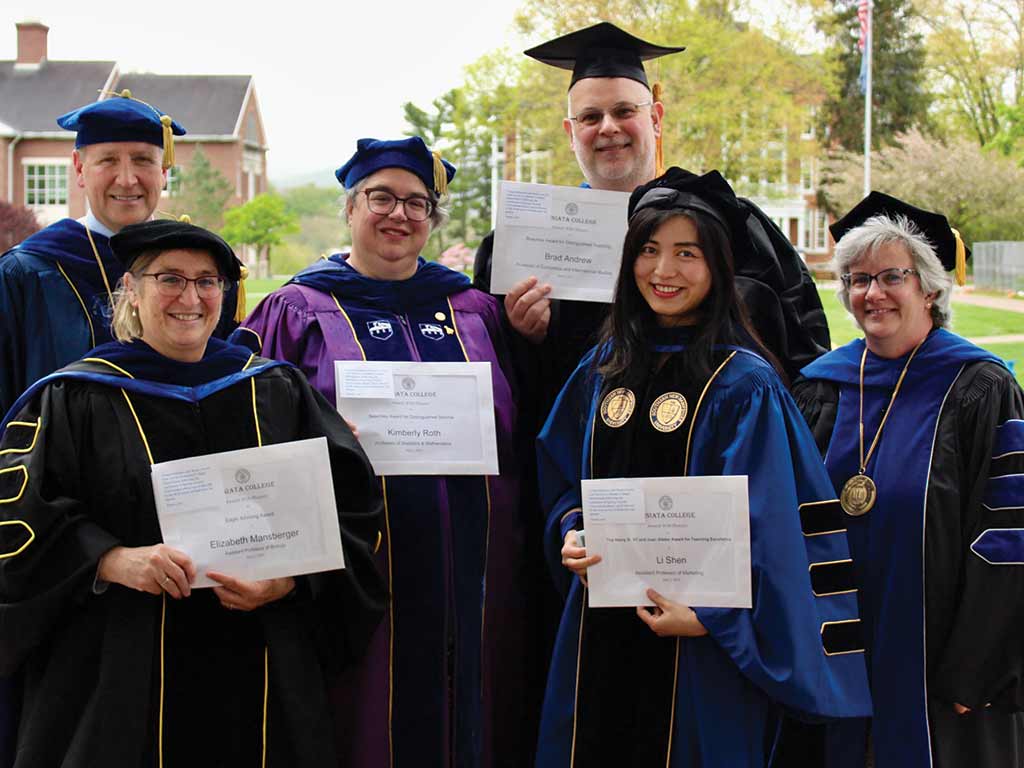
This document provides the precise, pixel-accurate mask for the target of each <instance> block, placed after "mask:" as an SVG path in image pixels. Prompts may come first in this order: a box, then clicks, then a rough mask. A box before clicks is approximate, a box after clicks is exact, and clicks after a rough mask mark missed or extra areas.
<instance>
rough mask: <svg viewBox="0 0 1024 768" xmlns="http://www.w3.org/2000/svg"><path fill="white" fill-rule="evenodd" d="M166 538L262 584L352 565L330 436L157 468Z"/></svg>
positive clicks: (213, 566) (202, 560)
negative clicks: (345, 549)
mask: <svg viewBox="0 0 1024 768" xmlns="http://www.w3.org/2000/svg"><path fill="white" fill-rule="evenodd" d="M153 495H154V497H155V498H156V511H157V516H158V517H159V519H160V531H161V533H162V534H163V539H164V543H165V544H167V545H169V546H172V547H174V548H175V549H180V550H181V551H182V552H184V553H185V554H187V555H188V556H189V557H191V558H192V561H193V562H194V563H195V565H196V570H197V573H198V575H197V577H196V580H195V583H194V584H193V585H192V586H193V587H214V586H217V583H216V582H215V581H213V580H211V579H209V578H207V577H206V572H207V571H220V572H221V573H225V574H227V575H228V576H234V577H236V578H239V579H246V580H250V581H255V580H259V579H274V578H280V577H282V576H298V575H301V574H304V573H318V572H320V571H332V570H336V569H339V568H344V567H345V555H344V553H343V551H342V547H341V533H340V531H339V528H338V512H337V507H336V506H335V501H334V484H333V482H332V479H331V463H330V458H329V456H328V453H327V439H326V438H323V437H318V438H314V439H311V440H298V441H296V442H292V443H278V444H276V445H266V446H263V447H260V448H243V449H241V450H238V451H227V452H225V453H213V454H209V455H207V456H195V457H192V458H189V459H179V460H177V461H165V462H161V463H160V464H154V465H153Z"/></svg>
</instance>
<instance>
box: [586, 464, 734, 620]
mask: <svg viewBox="0 0 1024 768" xmlns="http://www.w3.org/2000/svg"><path fill="white" fill-rule="evenodd" d="M583 519H584V526H585V528H586V532H587V554H588V555H600V556H601V562H600V563H597V564H596V565H593V566H591V567H590V568H589V570H588V571H587V577H588V581H589V586H590V590H589V600H590V606H591V607H592V608H610V607H630V606H640V605H651V604H652V601H651V600H650V598H649V597H648V596H647V589H648V588H653V589H655V590H657V591H658V592H659V593H661V594H662V595H664V596H665V597H666V598H668V599H670V600H672V601H675V602H677V603H680V604H682V605H685V606H702V607H715V608H750V607H751V606H752V601H751V575H750V513H749V506H748V499H747V478H746V477H745V476H737V477H664V478H622V479H608V480H584V481H583Z"/></svg>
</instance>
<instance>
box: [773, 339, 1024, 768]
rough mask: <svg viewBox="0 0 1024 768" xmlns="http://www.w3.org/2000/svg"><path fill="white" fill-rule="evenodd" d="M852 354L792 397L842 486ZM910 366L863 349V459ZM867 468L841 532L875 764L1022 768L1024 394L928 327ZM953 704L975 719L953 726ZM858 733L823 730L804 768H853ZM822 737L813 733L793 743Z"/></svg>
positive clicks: (851, 446) (986, 360)
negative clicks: (854, 596)
mask: <svg viewBox="0 0 1024 768" xmlns="http://www.w3.org/2000/svg"><path fill="white" fill-rule="evenodd" d="M862 351H863V341H856V342H852V343H851V344H850V345H847V346H846V347H843V348H841V349H839V350H836V351H834V352H832V353H830V354H829V355H826V356H825V357H823V358H821V359H820V360H819V361H817V362H815V363H814V364H813V365H811V366H809V367H808V368H807V369H805V374H806V376H807V378H805V379H802V380H799V381H798V382H797V383H796V384H795V385H794V387H793V391H794V397H795V399H796V401H797V404H798V406H799V407H800V409H801V411H802V412H803V414H804V416H805V418H806V419H807V421H808V423H809V424H810V425H811V428H812V430H813V432H814V434H815V438H816V441H817V442H818V445H819V448H820V449H821V451H822V453H823V455H825V457H826V466H827V467H828V469H829V473H830V475H831V476H832V479H833V482H834V483H835V485H836V486H837V490H839V489H841V487H842V484H843V483H844V482H845V481H846V479H847V478H848V477H849V476H850V475H852V474H855V473H856V471H857V467H856V466H854V465H855V464H856V463H857V461H858V455H857V454H858V447H857V444H858V440H857V437H856V429H857V427H856V425H857V421H858V414H859V408H860V406H859V385H858V380H859V371H858V369H859V361H860V354H861V352H862ZM905 362H906V358H905V357H904V358H901V359H898V360H883V359H881V358H876V357H874V356H873V355H870V354H869V355H868V360H867V365H866V366H865V395H864V397H865V399H864V420H865V425H864V434H865V446H866V447H865V450H866V449H867V446H868V445H870V442H871V440H872V438H873V436H874V434H875V431H876V430H877V427H878V424H879V421H880V419H881V413H882V411H883V410H884V408H885V406H886V404H887V403H888V401H889V397H890V395H891V394H892V391H893V386H894V384H895V381H896V379H897V378H898V376H899V373H900V371H901V370H902V368H903V364H904V363H905ZM867 474H868V475H870V476H872V477H873V478H874V479H875V481H876V483H877V485H878V501H877V502H876V505H875V507H874V508H872V509H871V510H870V511H869V512H868V513H867V514H865V515H863V516H862V517H846V519H845V520H844V523H845V525H846V527H847V529H848V533H847V535H848V538H849V541H850V550H851V553H852V556H853V560H854V567H855V571H856V577H857V581H858V588H859V592H858V597H859V603H860V614H861V618H862V620H863V621H864V623H865V625H866V626H865V629H866V631H865V641H866V642H867V648H868V661H869V666H868V671H869V676H870V679H871V684H872V697H873V699H874V721H873V723H872V725H871V730H872V744H873V751H874V764H875V766H876V767H877V768H997V767H998V768H1015V767H1018V766H1024V727H1022V725H1024V719H1022V715H1021V714H1020V711H1021V710H1022V709H1024V564H1022V563H1024V395H1022V393H1021V389H1020V387H1019V386H1018V384H1017V383H1016V381H1014V378H1013V376H1012V375H1011V374H1010V373H1009V371H1007V370H1006V369H1005V368H1004V367H1003V366H1002V365H1000V364H999V363H998V362H997V361H996V359H995V358H994V357H993V356H992V355H991V354H989V353H987V352H985V351H984V350H981V349H979V348H978V347H975V346H974V345H972V344H970V343H968V342H966V341H965V340H963V339H961V338H960V337H958V336H955V335H954V334H951V333H949V332H947V331H944V330H938V331H934V332H932V334H931V336H930V337H929V338H928V340H927V341H926V342H925V343H924V344H923V345H922V346H921V348H920V349H919V351H918V353H917V355H916V357H915V359H914V360H913V361H912V363H911V365H910V366H909V368H908V371H907V376H906V379H905V380H904V383H903V388H902V389H901V391H900V393H899V395H898V397H897V399H896V402H895V404H894V406H893V409H892V413H891V415H890V417H889V419H888V421H887V423H886V426H885V430H884V432H883V435H882V437H881V440H880V441H879V447H878V449H877V450H876V452H875V454H874V455H873V456H872V458H871V460H870V461H869V465H868V468H867ZM954 703H960V704H963V705H965V706H967V707H970V708H971V709H972V710H973V712H972V713H971V714H967V715H964V716H958V715H956V714H954V711H953V704H954ZM866 726H867V723H866V722H860V723H847V724H845V725H844V726H843V727H841V728H834V727H833V728H830V731H829V734H828V739H827V748H826V751H825V752H826V754H825V756H824V757H809V758H808V759H807V761H806V762H804V763H802V764H803V765H807V766H815V767H817V766H828V768H833V767H834V766H843V768H845V767H846V766H858V768H860V767H861V766H863V765H864V744H865V738H866V737H865V731H866ZM817 736H818V739H820V736H821V734H817ZM816 741H817V740H816V739H815V735H814V734H808V735H807V743H806V744H804V745H803V749H805V750H806V749H807V748H808V745H813V744H815V743H816ZM820 747H821V743H820V741H817V744H816V747H814V749H820ZM812 754H818V753H816V752H814V753H812ZM792 764H800V763H799V762H798V761H794V762H793V763H792Z"/></svg>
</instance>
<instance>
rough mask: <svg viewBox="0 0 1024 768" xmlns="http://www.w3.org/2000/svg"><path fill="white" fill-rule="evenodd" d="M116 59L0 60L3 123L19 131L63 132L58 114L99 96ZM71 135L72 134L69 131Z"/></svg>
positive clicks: (0, 97)
mask: <svg viewBox="0 0 1024 768" xmlns="http://www.w3.org/2000/svg"><path fill="white" fill-rule="evenodd" d="M115 67H116V64H115V62H113V61H44V62H42V63H41V64H40V65H39V66H33V67H17V66H15V62H13V61H0V123H3V124H5V125H6V126H8V127H9V128H10V129H13V130H15V131H18V132H32V133H36V132H62V129H61V128H60V127H58V125H57V116H58V115H62V114H64V113H65V112H68V111H70V110H72V109H75V108H76V107H80V106H82V105H83V104H88V103H89V102H90V101H96V99H97V98H99V90H100V89H101V88H103V86H104V85H106V84H107V80H108V79H109V78H110V75H111V73H112V72H113V71H114V68H115ZM69 135H70V134H69Z"/></svg>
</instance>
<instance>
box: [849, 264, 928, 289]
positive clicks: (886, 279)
mask: <svg viewBox="0 0 1024 768" xmlns="http://www.w3.org/2000/svg"><path fill="white" fill-rule="evenodd" d="M916 274H919V273H918V271H917V270H916V269H901V268H900V267H890V268H889V269H883V270H882V271H881V272H876V273H875V274H873V275H869V274H868V273H867V272H847V273H846V274H845V275H840V276H839V279H840V280H842V281H843V285H845V286H846V290H848V291H850V292H851V293H867V292H868V290H869V289H870V288H871V281H872V280H877V281H878V287H879V288H881V289H882V290H883V291H886V290H889V289H890V288H893V289H895V288H899V287H901V286H902V285H903V284H904V283H905V282H907V275H916Z"/></svg>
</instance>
